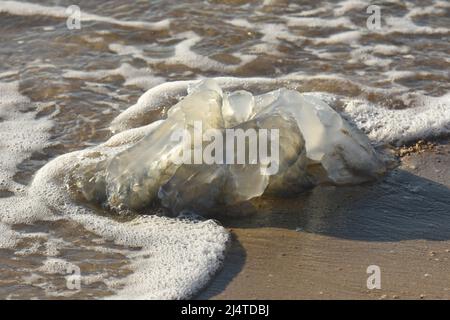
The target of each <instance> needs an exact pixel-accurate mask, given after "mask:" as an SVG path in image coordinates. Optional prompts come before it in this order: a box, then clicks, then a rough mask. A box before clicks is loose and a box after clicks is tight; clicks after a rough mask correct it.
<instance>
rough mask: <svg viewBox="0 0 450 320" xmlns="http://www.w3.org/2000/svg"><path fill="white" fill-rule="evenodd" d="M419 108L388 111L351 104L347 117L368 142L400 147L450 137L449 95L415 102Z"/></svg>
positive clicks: (363, 104) (360, 104)
mask: <svg viewBox="0 0 450 320" xmlns="http://www.w3.org/2000/svg"><path fill="white" fill-rule="evenodd" d="M416 101H417V104H418V106H416V107H413V108H408V109H401V110H395V109H387V108H383V107H380V106H377V105H373V104H370V103H367V102H366V101H358V100H350V101H348V102H347V104H346V105H345V113H346V114H347V115H348V117H349V118H350V119H352V121H353V122H354V123H355V124H356V125H357V126H358V127H359V128H360V129H361V130H363V131H364V132H366V133H367V135H368V136H369V138H371V139H372V140H373V141H376V142H379V143H395V144H397V145H401V144H404V143H407V142H411V141H414V140H419V139H427V138H436V137H441V136H445V135H448V134H449V133H450V94H446V95H444V96H442V97H439V98H435V97H426V96H421V97H419V98H416Z"/></svg>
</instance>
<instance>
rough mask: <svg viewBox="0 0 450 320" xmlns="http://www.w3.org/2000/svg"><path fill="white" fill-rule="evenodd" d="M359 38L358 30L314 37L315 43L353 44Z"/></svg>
mask: <svg viewBox="0 0 450 320" xmlns="http://www.w3.org/2000/svg"><path fill="white" fill-rule="evenodd" d="M360 38H361V32H360V31H345V32H340V33H336V34H333V35H331V36H329V37H326V38H316V39H314V42H315V43H316V44H341V43H342V44H353V43H356V42H358V40H359V39H360Z"/></svg>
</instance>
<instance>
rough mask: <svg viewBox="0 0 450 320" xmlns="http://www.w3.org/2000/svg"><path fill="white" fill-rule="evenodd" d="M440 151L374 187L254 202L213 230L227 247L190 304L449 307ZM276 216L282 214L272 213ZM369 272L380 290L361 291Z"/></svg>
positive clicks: (445, 165) (443, 150)
mask: <svg viewBox="0 0 450 320" xmlns="http://www.w3.org/2000/svg"><path fill="white" fill-rule="evenodd" d="M449 168H450V145H449V143H448V142H441V143H440V144H439V145H438V146H436V147H435V148H433V149H431V150H425V151H424V152H422V153H417V152H416V153H412V154H410V155H406V156H404V157H403V158H402V160H401V165H400V166H399V167H398V168H397V169H395V170H393V171H392V172H391V173H389V174H388V175H387V176H386V177H384V179H382V180H381V181H378V182H375V183H371V184H366V185H362V186H355V187H340V188H335V187H319V188H316V189H314V190H312V191H310V192H308V193H307V194H303V195H301V196H299V197H296V198H294V199H285V200H282V204H281V203H280V200H273V199H264V200H263V201H262V203H261V204H260V207H259V208H258V214H253V215H250V216H248V217H247V218H244V219H242V218H241V219H237V218H236V219H234V218H231V219H227V220H222V223H223V224H224V225H225V226H226V227H228V228H229V229H230V230H231V232H232V234H233V241H232V243H231V245H230V249H229V253H228V256H227V259H226V261H225V264H224V267H223V269H222V271H221V272H220V273H219V274H218V275H217V276H216V277H215V278H214V280H213V281H212V283H211V284H210V285H209V287H207V288H206V289H205V290H204V291H203V292H202V293H201V294H200V295H199V296H198V297H197V298H199V299H450V273H449V270H450V170H449ZM280 208H282V209H280ZM369 265H377V266H379V267H380V269H381V289H373V290H369V289H367V284H366V283H367V278H368V277H369V274H367V273H366V269H367V267H368V266H369Z"/></svg>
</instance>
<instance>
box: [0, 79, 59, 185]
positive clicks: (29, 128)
mask: <svg viewBox="0 0 450 320" xmlns="http://www.w3.org/2000/svg"><path fill="white" fill-rule="evenodd" d="M30 110H31V111H30ZM51 127H52V122H51V121H49V120H48V119H45V118H41V119H36V111H35V107H34V106H33V105H32V104H31V103H30V100H29V99H28V98H27V97H25V96H23V95H21V94H20V93H19V83H18V82H9V83H6V82H0V135H1V136H2V140H1V141H0V150H1V152H0V163H1V167H0V188H4V189H8V190H10V191H12V192H15V191H20V190H22V186H20V185H19V184H17V183H15V182H14V181H13V176H14V174H15V173H16V172H17V169H16V166H17V165H18V164H20V163H21V162H22V161H24V160H25V159H27V158H28V157H30V156H31V154H32V153H33V152H36V151H40V150H42V149H43V148H44V147H46V146H48V145H49V142H48V140H49V137H50V135H49V130H50V129H51Z"/></svg>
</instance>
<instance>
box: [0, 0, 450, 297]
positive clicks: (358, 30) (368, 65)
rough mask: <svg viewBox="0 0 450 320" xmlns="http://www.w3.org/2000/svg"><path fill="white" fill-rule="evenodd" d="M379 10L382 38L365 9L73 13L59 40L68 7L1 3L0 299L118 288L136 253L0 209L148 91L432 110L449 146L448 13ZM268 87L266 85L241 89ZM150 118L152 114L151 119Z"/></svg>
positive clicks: (178, 6) (181, 5)
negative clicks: (294, 97) (72, 275)
mask: <svg viewBox="0 0 450 320" xmlns="http://www.w3.org/2000/svg"><path fill="white" fill-rule="evenodd" d="M377 3H378V2H377ZM381 3H382V5H381V18H382V19H381V29H380V30H369V29H368V28H367V26H366V20H367V17H368V14H367V13H366V8H367V6H368V5H369V2H368V1H357V0H351V1H341V2H338V1H303V2H301V3H300V2H299V1H285V0H280V1H277V0H274V1H245V0H223V1H219V0H217V1H149V2H147V1H138V2H135V3H133V4H124V3H123V1H108V2H107V3H104V2H102V1H78V2H76V4H78V5H79V7H80V9H81V14H82V19H85V20H82V21H81V29H79V30H77V29H75V30H69V29H68V28H67V26H66V18H65V16H64V14H62V13H61V12H63V13H64V12H65V8H66V7H68V6H69V5H71V4H74V2H73V1H39V2H37V1H36V2H34V4H38V6H33V5H32V2H22V1H0V44H1V45H0V57H1V59H0V83H2V84H3V83H12V82H14V83H15V84H16V87H14V86H5V89H4V91H1V92H2V95H1V96H0V103H2V102H3V103H4V104H2V105H1V106H2V108H3V109H5V110H6V108H7V107H8V106H11V105H13V106H14V108H22V109H21V111H20V113H18V114H14V115H11V114H12V113H11V112H9V111H8V112H6V111H5V112H4V113H3V112H2V113H0V129H1V130H0V134H1V135H2V138H1V139H2V140H4V141H10V142H11V143H1V144H0V148H1V152H2V153H3V154H5V156H2V158H0V159H1V160H2V170H0V173H1V176H0V177H1V178H2V181H1V182H2V183H1V185H0V210H3V212H0V218H1V221H0V223H1V224H2V225H3V223H6V224H7V225H8V226H7V227H5V228H7V229H5V230H8V231H5V232H4V235H5V236H4V237H3V236H2V242H4V243H7V242H8V241H9V242H8V243H9V244H8V245H4V247H3V246H0V265H1V267H2V271H1V273H0V297H2V298H20V297H35V298H50V297H62V298H64V297H74V298H75V297H76V298H88V297H97V298H100V297H103V296H105V295H111V294H113V292H114V290H116V289H117V288H115V287H114V286H112V285H110V284H109V285H108V284H105V283H104V281H103V280H98V278H95V276H98V277H99V278H101V279H105V278H111V279H116V278H123V277H125V276H126V275H128V274H129V273H131V272H132V271H130V270H131V269H132V267H131V266H130V251H131V252H132V251H133V250H136V248H135V249H130V248H129V247H128V246H126V245H118V244H117V243H116V244H114V243H112V242H111V241H107V240H105V239H102V238H101V237H99V236H98V235H96V234H95V233H91V232H89V231H87V230H85V228H84V227H83V226H81V225H80V224H77V223H75V222H73V221H69V222H67V221H64V220H62V221H60V220H56V221H51V222H48V221H46V222H33V223H32V224H31V225H30V224H29V223H28V224H27V223H23V222H21V223H19V222H18V221H14V222H13V223H10V221H13V220H15V219H12V218H11V217H10V216H9V213H8V214H5V210H6V209H5V208H6V207H7V206H9V207H10V204H9V203H7V201H8V199H10V200H11V199H14V201H20V199H21V198H20V196H21V195H22V194H23V192H24V191H23V190H24V189H26V188H27V186H28V185H29V184H30V181H31V180H32V178H33V175H34V174H35V173H36V171H37V170H38V169H39V168H41V167H42V166H43V165H44V164H46V163H47V162H48V161H49V160H50V159H53V158H55V157H57V156H58V155H61V154H65V153H67V152H70V151H75V150H81V149H84V148H86V147H90V146H93V145H97V144H99V143H100V142H104V141H105V140H106V139H107V138H108V137H110V136H111V132H110V130H109V125H110V123H111V121H112V119H114V117H115V116H117V115H118V114H120V112H121V111H123V110H125V109H126V108H128V107H129V106H130V105H132V104H134V103H136V101H137V99H138V98H139V96H141V95H142V94H143V93H144V92H145V90H146V89H149V88H152V87H154V86H155V85H157V84H160V83H163V82H166V81H173V80H193V79H198V78H203V77H215V76H233V77H264V78H270V79H281V80H283V83H284V84H286V85H287V86H290V87H292V88H296V89H298V90H299V91H302V92H317V91H319V92H326V93H329V94H333V95H334V96H335V97H338V98H339V99H337V102H336V103H335V105H334V107H336V108H337V109H339V108H343V105H344V104H345V103H346V102H348V101H349V100H348V99H350V101H352V102H354V101H359V100H362V101H369V102H371V103H373V104H374V105H376V106H377V107H379V108H383V107H386V108H387V109H395V110H397V109H400V110H398V111H399V112H401V111H402V110H403V109H411V108H413V107H422V106H425V107H432V106H433V105H434V104H435V103H439V104H440V105H441V106H443V107H442V108H444V109H443V110H444V111H443V112H442V113H441V114H440V115H441V117H440V119H439V121H440V122H439V123H437V124H436V121H437V120H436V119H432V118H423V119H424V120H423V121H422V120H421V122H426V121H427V120H429V121H430V123H431V124H433V125H434V124H436V126H435V127H433V128H434V129H433V132H432V133H431V136H433V135H435V136H440V135H441V134H447V133H448V132H449V130H450V129H449V123H450V118H446V117H445V116H448V110H449V109H450V107H449V96H448V93H449V91H450V90H449V89H450V81H449V69H450V68H449V67H450V41H449V40H450V29H449V26H450V14H449V13H450V5H449V4H448V2H447V1H384V2H381ZM88 14H92V15H88ZM83 15H84V18H83ZM94 15H95V16H94ZM105 17H106V18H105ZM161 21H162V23H159V22H161ZM130 22H131V23H130ZM155 23H157V24H155ZM274 86H275V87H276V86H278V85H276V84H273V83H272V84H271V83H270V82H267V83H266V84H264V85H257V86H253V90H254V91H259V92H264V91H267V90H270V89H274ZM255 93H257V92H255ZM9 95H11V96H13V98H12V99H10V100H11V101H10V100H8V99H9V98H8V97H9ZM18 95H20V96H21V97H22V98H19V97H18ZM426 97H435V98H437V100H427V99H428V98H426ZM169 98H170V99H172V98H173V97H169ZM21 99H22V100H21ZM24 99H25V100H24ZM170 99H169V100H170ZM172 100H174V101H175V99H172ZM435 101H438V102H435ZM167 106H168V105H166V107H167ZM446 106H447V109H445V107H446ZM3 109H2V110H3ZM346 110H347V109H346ZM349 110H350V109H349ZM349 110H347V111H348V113H349V115H350V117H354V118H355V119H356V120H355V122H357V123H358V124H360V125H361V127H362V129H367V131H368V132H369V133H371V134H372V135H369V137H371V138H374V140H377V138H379V137H381V138H380V139H379V140H382V141H383V142H390V140H392V139H391V135H390V134H391V132H392V130H393V129H392V128H389V130H387V133H386V132H381V131H376V126H377V125H379V122H376V123H375V124H371V123H370V121H367V119H366V118H364V117H363V116H361V115H359V114H357V113H356V112H355V113H352V112H351V110H352V109H351V110H350V111H349ZM380 110H381V109H380ZM383 110H384V109H383ZM430 110H431V111H433V110H434V109H432V108H431V109H430ZM441 110H442V109H441ZM445 110H447V113H445ZM397 114H400V115H401V116H399V117H396V116H392V117H391V116H390V115H391V114H390V113H387V114H384V113H380V114H379V118H380V119H385V118H387V117H388V116H389V118H391V119H394V120H395V121H394V120H393V121H392V122H386V124H387V125H389V126H391V127H396V126H398V125H399V123H401V122H403V124H404V125H405V126H407V127H408V128H409V127H411V128H412V129H411V128H410V129H411V130H413V129H414V130H415V131H414V132H413V133H411V135H412V136H414V137H415V138H417V137H420V136H421V135H425V132H422V131H420V130H418V129H417V130H416V129H415V127H414V125H411V126H409V125H408V123H406V124H405V123H404V122H407V121H409V120H411V119H412V118H413V115H414V112H412V113H411V114H409V113H396V115H397ZM403 114H405V116H403ZM392 115H393V114H392ZM430 115H433V112H430ZM28 116H29V117H28ZM427 116H428V114H427ZM160 117H162V113H161V112H159V111H158V112H155V113H154V114H152V115H151V118H154V119H158V118H160ZM377 119H378V118H377ZM369 120H370V119H369ZM33 121H34V122H33ZM358 121H359V122H358ZM386 121H387V119H386ZM2 123H3V125H4V127H2ZM430 126H432V125H430ZM25 127H26V128H30V127H32V128H33V130H32V131H31V132H30V131H25V130H23V128H25ZM391 129H392V130H391ZM405 130H406V129H405ZM402 132H403V131H401V132H400V134H401V133H402ZM405 132H406V131H405ZM396 134H397V133H396ZM426 134H428V133H426ZM32 135H34V136H33V137H32V139H31V136H32ZM30 141H31V142H30ZM30 145H31V146H32V147H30ZM8 155H11V157H9V158H8ZM6 164H7V165H6ZM17 197H18V198H17ZM16 198H17V200H16ZM29 210H31V211H33V210H39V209H37V208H36V207H31V209H29ZM57 214H58V213H57ZM60 214H61V213H60ZM19 220H20V219H19ZM37 220H42V219H37ZM25 222H27V221H25ZM119 223H120V219H119ZM2 225H0V226H2ZM11 230H12V232H13V233H12V234H10V232H11ZM8 232H9V233H8ZM3 238H5V239H9V240H8V241H6V240H4V239H3ZM11 239H13V240H11ZM14 239H16V240H17V241H16V240H14ZM52 243H53V244H52ZM49 244H50V247H51V246H52V245H53V246H54V247H55V249H54V250H49V249H48V248H47V247H48V245H49ZM50 249H51V248H50ZM137 249H139V248H137ZM47 259H63V261H64V263H73V264H75V265H78V266H80V268H81V269H82V274H83V276H85V277H86V278H85V280H86V279H91V280H86V281H85V282H86V283H88V284H87V285H83V290H81V291H73V290H69V289H67V287H66V286H65V278H64V277H65V276H66V274H65V271H64V270H65V269H64V268H63V272H57V270H56V271H55V270H53V269H51V268H49V267H48V266H47V265H46V264H45V261H46V260H47ZM219 260H220V259H219ZM53 264H56V263H53ZM46 266H47V267H46ZM213 269H214V268H213ZM52 270H53V271H52ZM36 275H37V276H36ZM92 279H93V280H92ZM95 279H97V280H98V281H95ZM89 281H91V282H92V283H91V282H89ZM194 282H195V281H194ZM119 287H120V285H119ZM112 288H114V289H112ZM85 289H86V290H85ZM194 291H195V290H194ZM191 294H192V293H191ZM175 296H176V295H175ZM180 297H185V296H183V295H180Z"/></svg>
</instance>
